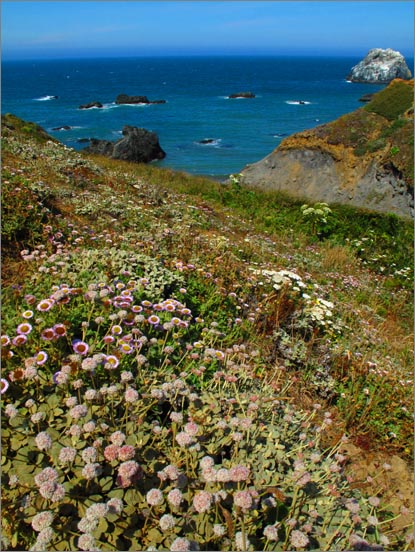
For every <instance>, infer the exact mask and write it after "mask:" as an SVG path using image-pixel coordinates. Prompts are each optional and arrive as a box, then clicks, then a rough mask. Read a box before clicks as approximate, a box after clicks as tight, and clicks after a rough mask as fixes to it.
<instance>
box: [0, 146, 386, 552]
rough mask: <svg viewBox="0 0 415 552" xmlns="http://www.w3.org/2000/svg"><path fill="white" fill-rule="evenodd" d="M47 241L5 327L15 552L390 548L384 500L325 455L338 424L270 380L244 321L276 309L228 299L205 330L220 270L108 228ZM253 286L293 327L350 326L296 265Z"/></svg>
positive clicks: (6, 451)
mask: <svg viewBox="0 0 415 552" xmlns="http://www.w3.org/2000/svg"><path fill="white" fill-rule="evenodd" d="M50 147H51V148H52V149H54V148H55V146H52V145H51V146H50ZM44 231H45V233H46V234H47V235H48V236H49V238H50V239H49V240H48V244H49V245H48V248H47V249H43V248H41V247H40V246H37V247H34V248H33V250H32V251H28V250H25V251H24V252H22V257H23V258H24V259H25V260H26V261H27V263H28V266H29V267H31V270H32V274H31V280H30V287H28V288H27V289H26V291H24V292H21V293H20V294H16V298H15V304H14V308H15V310H14V313H13V315H9V316H8V317H7V319H6V320H5V324H4V325H3V328H2V330H3V332H4V333H3V335H2V336H1V341H2V360H3V363H2V368H3V373H2V376H3V377H2V385H1V391H2V404H1V408H2V447H3V448H2V450H3V456H2V468H3V511H2V546H3V548H4V549H6V550H11V549H14V550H16V549H22V550H68V551H69V550H147V549H151V550H177V551H179V550H198V549H201V550H292V549H293V548H295V549H319V550H331V549H338V550H347V549H349V548H350V547H353V546H355V545H356V543H357V542H359V543H364V544H362V546H377V545H378V544H379V543H380V542H382V538H384V537H385V536H384V535H382V530H383V528H384V527H386V528H387V521H388V518H387V511H386V506H385V505H383V504H382V503H380V504H378V503H377V501H373V500H369V499H367V498H365V497H363V496H361V495H360V493H359V492H358V491H357V490H356V489H354V488H351V486H350V485H349V483H348V480H347V478H346V477H345V475H344V473H343V466H344V464H345V461H346V459H345V457H344V456H342V455H340V454H339V453H338V450H337V449H336V448H331V449H329V450H324V448H323V447H322V446H321V438H322V435H323V434H324V432H325V431H326V430H327V428H328V427H329V426H330V425H331V424H332V423H333V420H332V418H331V416H330V414H329V413H326V414H322V413H321V412H320V410H319V408H318V405H315V406H314V407H312V408H310V409H308V410H300V409H296V408H295V407H294V405H292V404H290V403H289V402H288V401H287V400H286V398H285V392H286V388H285V387H282V388H281V389H280V391H279V392H278V393H276V391H275V388H274V387H271V386H268V385H267V383H264V381H263V380H261V379H259V378H256V377H255V370H256V368H257V366H258V363H259V360H258V356H259V355H258V352H257V351H256V350H255V348H254V346H253V345H252V344H250V343H249V342H246V343H245V342H244V341H243V340H242V335H243V333H240V329H239V328H240V327H241V325H243V324H248V326H249V324H251V323H252V322H253V321H255V320H256V319H258V320H259V322H260V321H261V316H262V315H263V313H262V311H261V308H259V311H258V312H257V311H256V310H255V311H254V312H252V311H251V310H250V309H249V305H247V304H246V303H245V302H244V300H243V299H240V298H238V297H237V294H236V293H235V292H233V291H232V292H230V291H229V290H226V289H224V290H221V294H222V295H220V301H221V303H220V305H223V309H225V308H226V309H227V310H226V311H225V315H223V316H222V318H220V316H219V314H215V313H214V314H213V315H211V316H210V319H209V320H205V319H204V317H203V316H201V314H202V313H206V315H207V316H209V308H210V307H209V305H208V306H207V307H206V306H204V305H203V300H201V299H200V294H199V290H200V289H206V287H204V288H203V285H205V282H206V281H209V282H210V281H211V274H210V273H209V271H208V270H207V269H206V268H205V267H201V268H200V270H198V269H197V268H196V267H195V266H194V265H192V264H191V263H185V262H184V261H179V260H178V261H177V262H176V263H175V264H174V263H173V265H171V266H169V267H166V266H164V265H163V263H162V262H161V261H159V260H157V259H155V258H152V257H151V256H148V255H141V254H136V253H134V254H132V253H129V252H125V251H124V250H123V249H122V248H121V247H120V248H118V249H117V244H115V245H114V243H113V239H115V238H114V236H112V235H111V234H109V233H103V234H102V235H100V236H95V235H93V234H92V233H91V232H90V231H89V230H88V229H86V228H84V229H83V230H82V231H81V230H77V229H75V228H73V227H72V228H68V229H67V230H64V231H63V232H62V231H59V232H57V231H56V230H55V229H54V228H52V227H48V228H45V229H44ZM111 236H112V237H111ZM93 238H96V239H93ZM91 242H92V243H94V244H95V246H94V247H90V246H91ZM109 242H110V243H109ZM82 244H87V245H88V247H87V248H85V249H82V250H80V249H79V248H80V247H81V245H82ZM36 251H37V253H36V254H35V252H36ZM259 277H261V278H262V277H263V278H265V279H266V284H264V285H263V286H261V285H260V284H259V282H258V279H259ZM215 285H216V284H215V282H213V283H212V287H214V286H215ZM250 285H251V288H250V291H252V293H253V294H254V295H255V294H257V295H259V296H261V297H262V292H263V291H266V293H265V297H264V302H267V305H270V304H272V305H273V308H277V309H278V308H280V307H281V306H284V305H285V306H284V309H286V312H285V314H284V313H283V312H282V311H280V318H279V320H280V321H281V323H282V324H285V327H286V328H298V331H309V330H306V329H304V328H305V327H307V328H309V327H310V328H313V329H316V330H318V331H334V330H333V328H334V327H335V326H334V325H333V324H331V323H330V321H331V320H332V314H331V305H330V304H329V303H328V301H327V300H325V299H320V298H319V297H318V296H316V295H315V294H313V293H311V292H310V290H309V286H308V284H307V285H306V284H304V283H303V281H302V279H301V278H300V277H299V276H298V275H295V273H287V272H280V273H269V274H267V273H264V274H255V273H254V277H253V278H252V281H251V284H250ZM29 289H30V292H29V291H28V290H29ZM258 290H259V292H258ZM307 293H308V297H307V296H306V294H307ZM231 294H232V295H231ZM283 295H284V297H285V299H284V300H283V299H282V297H283ZM292 298H294V299H295V300H294V299H292ZM245 305H247V306H245ZM288 306H289V307H290V309H291V306H293V307H294V308H292V309H291V310H289V309H288ZM237 307H240V308H239V309H237ZM242 307H243V308H242ZM198 309H199V310H198ZM287 309H288V310H287ZM222 314H223V313H222ZM237 314H239V320H238V322H236V321H235V317H236V315H237ZM216 318H217V319H216ZM243 318H245V320H243ZM323 322H324V324H323ZM227 332H228V333H227ZM231 338H234V339H235V341H232V339H231ZM287 385H288V384H287Z"/></svg>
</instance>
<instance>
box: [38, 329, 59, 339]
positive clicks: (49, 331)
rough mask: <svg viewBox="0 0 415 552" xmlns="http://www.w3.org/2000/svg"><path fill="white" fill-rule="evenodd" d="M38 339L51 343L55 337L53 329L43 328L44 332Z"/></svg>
mask: <svg viewBox="0 0 415 552" xmlns="http://www.w3.org/2000/svg"><path fill="white" fill-rule="evenodd" d="M40 337H41V338H42V339H43V340H44V341H51V340H52V339H54V338H55V337H56V334H55V331H54V329H53V328H45V329H44V330H42V332H41V334H40Z"/></svg>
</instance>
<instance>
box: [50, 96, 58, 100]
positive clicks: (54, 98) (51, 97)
mask: <svg viewBox="0 0 415 552" xmlns="http://www.w3.org/2000/svg"><path fill="white" fill-rule="evenodd" d="M49 98H50V99H51V100H57V99H58V98H59V96H49Z"/></svg>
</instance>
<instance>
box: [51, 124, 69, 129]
mask: <svg viewBox="0 0 415 552" xmlns="http://www.w3.org/2000/svg"><path fill="white" fill-rule="evenodd" d="M71 128H72V127H70V126H69V125H64V126H60V127H55V128H52V130H71Z"/></svg>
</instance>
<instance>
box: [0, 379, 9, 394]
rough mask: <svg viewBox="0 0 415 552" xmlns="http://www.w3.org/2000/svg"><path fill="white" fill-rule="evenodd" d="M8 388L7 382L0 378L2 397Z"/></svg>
mask: <svg viewBox="0 0 415 552" xmlns="http://www.w3.org/2000/svg"><path fill="white" fill-rule="evenodd" d="M8 388H9V382H8V381H7V380H6V379H4V378H1V380H0V389H1V394H2V395H3V393H5V392H6V391H7V389H8Z"/></svg>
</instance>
